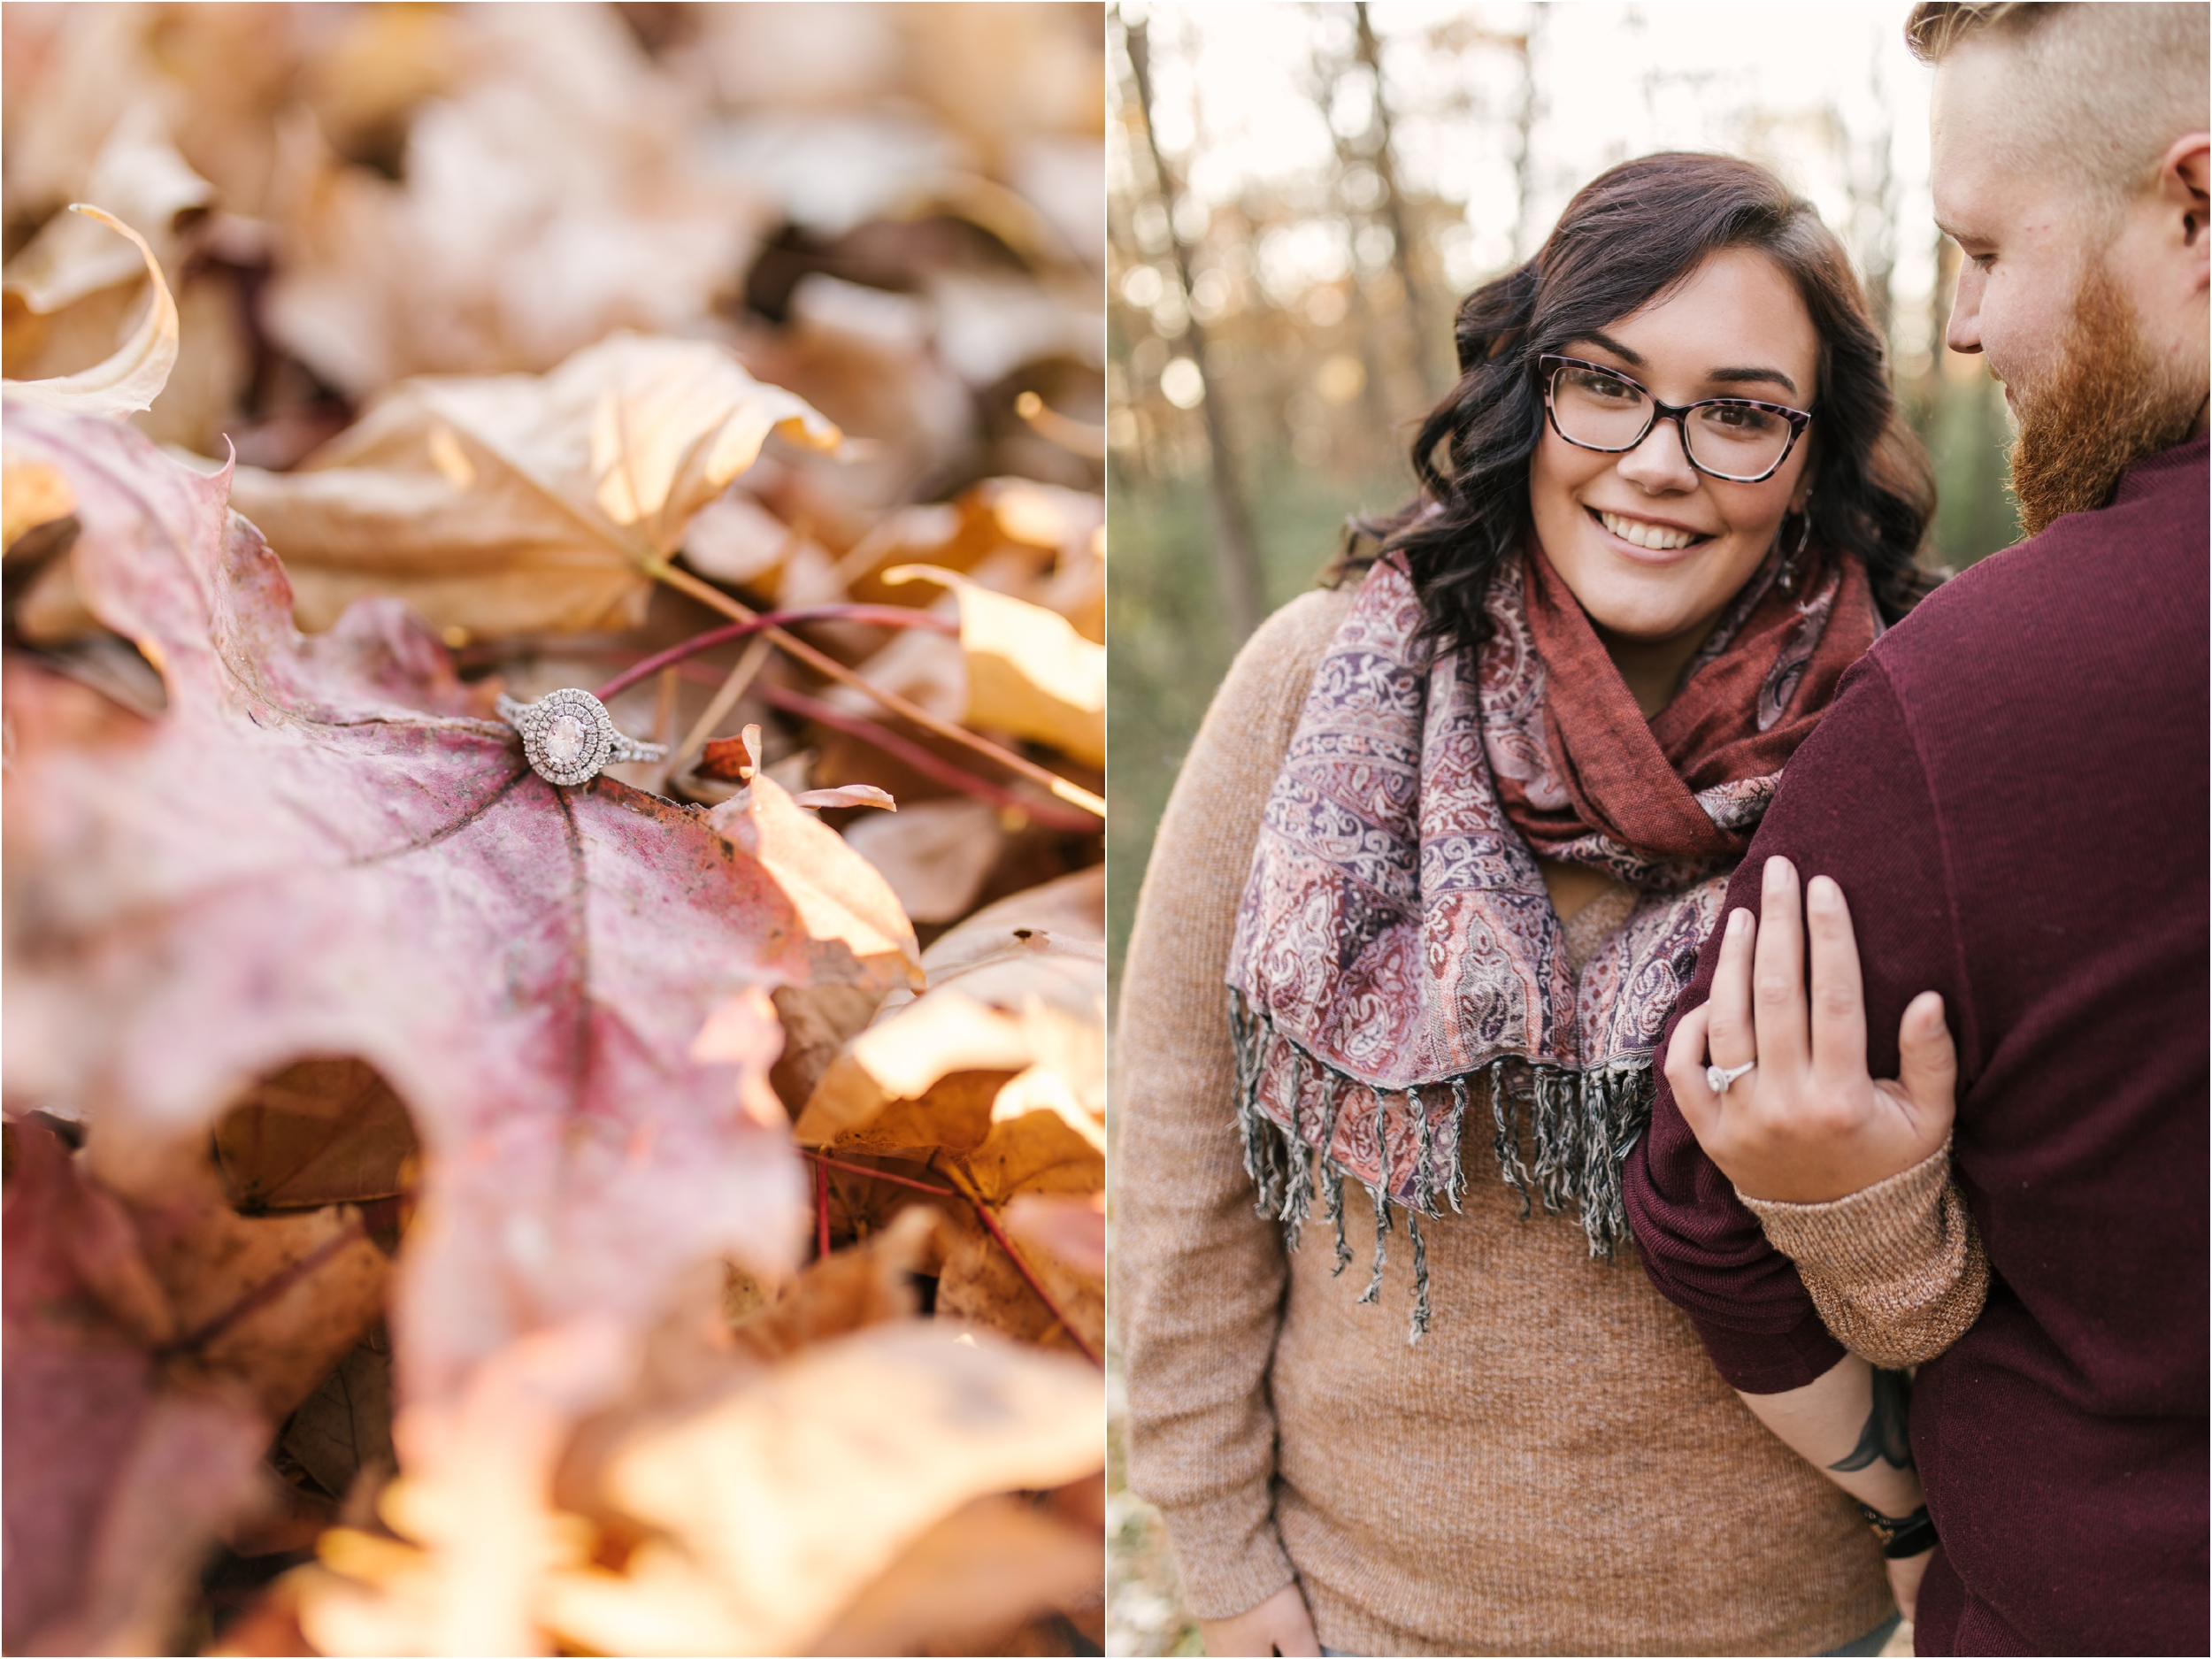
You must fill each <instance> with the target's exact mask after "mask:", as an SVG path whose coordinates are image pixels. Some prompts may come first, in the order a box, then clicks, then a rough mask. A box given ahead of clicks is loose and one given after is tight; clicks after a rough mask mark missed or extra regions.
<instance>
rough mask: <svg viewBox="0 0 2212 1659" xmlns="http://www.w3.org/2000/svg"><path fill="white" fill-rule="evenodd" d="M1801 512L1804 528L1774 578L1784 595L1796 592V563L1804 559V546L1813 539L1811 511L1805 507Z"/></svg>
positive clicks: (1775, 583)
mask: <svg viewBox="0 0 2212 1659" xmlns="http://www.w3.org/2000/svg"><path fill="white" fill-rule="evenodd" d="M1801 516H1802V518H1803V520H1804V528H1803V529H1801V530H1800V531H1799V532H1798V533H1797V545H1796V546H1795V547H1793V548H1792V549H1790V551H1789V554H1788V556H1787V557H1785V558H1784V559H1783V561H1782V568H1781V570H1780V571H1779V572H1777V573H1776V575H1775V578H1774V585H1775V586H1776V587H1778V588H1780V589H1781V590H1782V591H1783V592H1784V593H1786V594H1793V593H1795V592H1796V591H1797V561H1798V560H1800V559H1801V558H1803V557H1805V544H1806V543H1807V542H1808V541H1811V540H1812V539H1813V510H1812V509H1811V508H1810V507H1806V508H1803V509H1801Z"/></svg>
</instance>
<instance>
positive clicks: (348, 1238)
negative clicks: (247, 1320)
mask: <svg viewBox="0 0 2212 1659" xmlns="http://www.w3.org/2000/svg"><path fill="white" fill-rule="evenodd" d="M368 1236H369V1229H368V1225H367V1223H366V1222H365V1221H359V1220H357V1221H355V1222H354V1223H353V1225H351V1226H349V1227H348V1228H346V1229H345V1231H343V1232H342V1233H335V1234H334V1235H332V1236H331V1237H330V1238H327V1239H325V1240H323V1241H322V1242H321V1243H320V1244H319V1245H317V1246H316V1247H315V1248H313V1249H311V1250H310V1251H309V1252H308V1253H307V1254H306V1255H305V1256H301V1257H300V1259H299V1260H298V1261H296V1262H294V1263H292V1264H291V1265H290V1266H288V1267H282V1268H279V1269H278V1270H277V1271H275V1272H273V1273H272V1274H270V1275H269V1277H268V1278H266V1279H263V1280H262V1281H261V1283H259V1284H258V1285H256V1286H254V1287H253V1288H252V1289H251V1290H250V1291H248V1292H247V1293H246V1294H244V1295H242V1296H241V1297H239V1299H238V1300H237V1301H236V1302H232V1303H231V1304H230V1306H229V1307H227V1308H226V1309H224V1310H222V1312H220V1313H219V1314H217V1315H216V1316H215V1317H213V1318H212V1319H210V1320H208V1321H207V1322H206V1323H205V1324H204V1325H201V1326H200V1327H199V1329H197V1330H196V1331H189V1332H187V1333H185V1334H184V1335H182V1336H180V1337H178V1338H177V1339H176V1340H174V1341H172V1342H165V1343H163V1344H162V1346H161V1348H160V1349H159V1352H161V1353H162V1354H165V1355H169V1354H189V1353H191V1352H192V1351H193V1350H195V1349H196V1348H204V1347H206V1346H207V1344H208V1343H210V1342H212V1341H213V1340H215V1339H216V1338H217V1337H219V1336H220V1335H222V1333H224V1332H226V1331H227V1330H229V1329H230V1327H231V1326H233V1325H236V1324H237V1323H238V1322H239V1321H240V1320H241V1319H242V1318H244V1317H246V1316H247V1315H248V1314H250V1313H255V1312H257V1311H259V1310H261V1309H262V1308H265V1307H266V1306H267V1305H268V1304H269V1303H270V1302H274V1301H275V1300H276V1299H277V1298H278V1297H279V1296H281V1295H282V1294H284V1293H285V1292H286V1291H288V1290H289V1289H291V1288H292V1286H295V1285H296V1284H298V1283H299V1282H300V1280H302V1279H305V1278H306V1277H307V1276H308V1275H309V1274H311V1273H312V1272H314V1271H316V1270H317V1269H319V1268H320V1267H321V1266H322V1264H323V1263H326V1262H327V1261H329V1260H330V1258H331V1257H333V1256H335V1255H337V1254H338V1252H339V1251H341V1250H342V1249H344V1248H346V1247H347V1246H348V1245H349V1244H351V1243H353V1242H354V1241H355V1240H357V1239H365V1238H367V1237H368Z"/></svg>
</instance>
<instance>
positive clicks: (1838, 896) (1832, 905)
mask: <svg viewBox="0 0 2212 1659" xmlns="http://www.w3.org/2000/svg"><path fill="white" fill-rule="evenodd" d="M1805 900H1806V902H1808V903H1809V904H1812V905H1814V906H1816V907H1817V908H1818V909H1820V910H1835V909H1836V908H1838V907H1839V905H1841V904H1842V902H1843V889H1842V888H1841V887H1838V886H1837V885H1836V884H1835V883H1834V882H1833V881H1832V880H1831V879H1829V878H1828V877H1826V876H1815V877H1814V878H1813V879H1811V880H1810V881H1809V882H1807V883H1806V884H1805Z"/></svg>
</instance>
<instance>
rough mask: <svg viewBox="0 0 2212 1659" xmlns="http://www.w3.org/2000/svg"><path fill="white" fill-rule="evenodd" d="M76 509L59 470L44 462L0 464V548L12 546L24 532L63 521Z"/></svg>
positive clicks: (73, 495) (75, 501)
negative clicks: (2, 527)
mask: <svg viewBox="0 0 2212 1659" xmlns="http://www.w3.org/2000/svg"><path fill="white" fill-rule="evenodd" d="M76 507H77V497H76V495H75V494H74V493H73V492H72V491H71V489H70V488H69V480H67V479H65V478H64V477H63V476H62V474H61V470H60V469H59V468H58V467H53V466H49V465H47V464H46V463H45V462H43V461H9V462H6V463H4V464H0V518H4V519H5V520H6V528H5V530H4V532H0V547H13V546H14V545H15V539H16V538H17V537H18V536H19V535H21V534H23V533H24V532H25V531H26V530H35V529H36V528H37V527H38V526H40V525H42V524H51V523H52V522H53V521H54V520H55V519H57V518H65V517H66V516H67V515H68V514H70V513H72V512H74V511H76Z"/></svg>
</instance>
